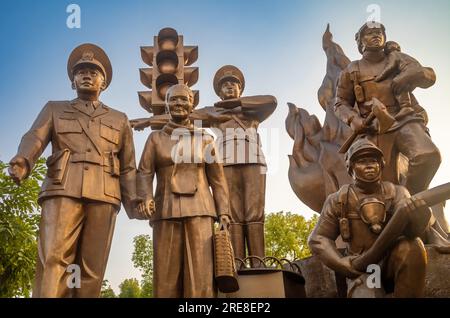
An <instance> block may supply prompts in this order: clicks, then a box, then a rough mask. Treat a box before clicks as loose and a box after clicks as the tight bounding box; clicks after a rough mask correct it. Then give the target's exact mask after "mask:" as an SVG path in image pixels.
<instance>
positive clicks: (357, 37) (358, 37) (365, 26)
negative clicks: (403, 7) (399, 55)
mask: <svg viewBox="0 0 450 318" xmlns="http://www.w3.org/2000/svg"><path fill="white" fill-rule="evenodd" d="M372 28H377V29H381V31H382V32H383V34H384V38H385V39H386V28H385V27H384V25H383V24H381V23H380V22H375V21H372V22H366V23H364V24H363V25H362V26H361V27H360V28H359V30H358V32H356V34H355V40H356V43H357V44H358V51H359V53H361V54H363V53H364V52H363V44H362V36H361V35H362V34H363V32H364V31H365V30H367V29H372Z"/></svg>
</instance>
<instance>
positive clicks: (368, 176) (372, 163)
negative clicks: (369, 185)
mask: <svg viewBox="0 0 450 318" xmlns="http://www.w3.org/2000/svg"><path fill="white" fill-rule="evenodd" d="M352 168H353V169H352V170H353V177H354V178H355V179H356V180H360V181H363V182H375V181H378V180H379V179H380V175H381V164H380V161H379V159H378V158H376V157H374V156H373V155H372V156H370V155H362V156H360V157H357V158H356V159H355V160H354V161H353V163H352Z"/></svg>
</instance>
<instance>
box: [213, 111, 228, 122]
mask: <svg viewBox="0 0 450 318" xmlns="http://www.w3.org/2000/svg"><path fill="white" fill-rule="evenodd" d="M231 118H232V117H231V115H230V114H221V113H218V112H210V113H208V120H209V121H212V122H219V123H223V122H226V121H229V120H231Z"/></svg>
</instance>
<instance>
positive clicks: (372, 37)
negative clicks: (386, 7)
mask: <svg viewBox="0 0 450 318" xmlns="http://www.w3.org/2000/svg"><path fill="white" fill-rule="evenodd" d="M385 42H386V38H385V36H384V33H383V31H382V30H381V29H380V28H367V29H366V30H364V31H363V34H362V44H363V47H364V50H370V51H377V50H380V49H382V48H384V44H385Z"/></svg>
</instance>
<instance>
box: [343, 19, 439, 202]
mask: <svg viewBox="0 0 450 318" xmlns="http://www.w3.org/2000/svg"><path fill="white" fill-rule="evenodd" d="M356 41H357V43H358V50H359V52H360V53H361V54H362V59H361V60H358V61H354V62H351V63H350V64H349V65H348V66H347V67H346V68H345V69H344V70H343V71H342V72H341V74H340V77H339V81H338V86H337V91H336V104H335V111H336V114H337V116H338V117H339V118H340V119H341V120H342V121H343V122H344V123H346V124H347V125H349V126H350V127H351V128H352V130H353V131H355V132H358V133H365V134H368V135H370V136H373V139H374V141H376V142H377V143H379V144H380V147H381V149H382V150H383V153H384V154H385V156H386V157H387V158H386V160H387V161H388V162H389V164H391V165H393V164H394V161H395V159H392V158H391V156H389V154H391V153H393V150H392V147H395V151H394V153H401V154H403V155H404V156H405V157H406V158H407V159H408V162H409V163H408V172H407V174H406V180H405V186H406V188H408V190H409V191H410V192H411V193H412V194H415V193H417V192H420V191H422V190H425V189H427V188H428V185H429V184H430V182H431V180H432V178H433V176H434V174H435V173H436V171H437V169H438V168H439V165H440V162H441V157H440V153H439V150H438V149H437V147H436V146H435V145H434V143H433V142H432V141H431V138H430V136H429V134H428V131H427V129H426V127H425V125H424V121H423V118H422V116H420V115H419V114H416V113H415V112H412V113H409V114H407V113H404V112H403V111H402V112H400V110H401V109H402V107H401V105H400V103H399V101H398V98H397V97H398V96H399V95H401V94H408V95H409V93H410V92H412V91H413V90H414V89H415V88H416V87H421V88H428V87H430V86H432V85H433V84H434V83H435V80H436V76H435V74H434V71H433V70H432V69H431V68H425V67H422V66H421V65H420V64H419V63H418V62H416V63H410V64H409V68H407V69H408V71H406V72H405V70H406V69H404V68H402V69H400V68H399V69H397V70H395V71H394V72H391V73H390V75H389V76H388V75H385V74H386V72H387V70H386V69H385V68H386V66H387V67H390V65H389V64H392V63H389V62H390V60H391V58H390V55H391V54H395V53H398V52H397V51H394V52H390V54H389V55H388V56H387V55H386V53H385V51H384V48H385V44H386V33H385V28H384V26H383V25H382V24H379V23H372V24H371V23H365V24H364V25H363V26H362V27H361V28H360V30H359V31H358V32H357V34H356ZM394 56H395V57H397V58H398V55H394ZM401 60H402V59H400V61H401ZM410 68H413V70H411V69H410ZM402 71H403V72H402ZM373 98H377V99H378V100H380V101H381V103H382V104H384V105H385V106H386V108H387V110H388V112H389V113H390V114H391V115H392V116H393V117H395V118H396V123H394V125H393V126H392V127H391V128H390V129H389V130H388V131H387V132H386V133H384V134H377V129H376V127H375V129H374V125H369V126H368V127H366V126H364V119H365V118H366V117H368V116H369V115H370V114H371V112H372V106H373V104H372V99H373ZM355 104H356V106H357V108H358V111H356V110H355V109H354V108H353V106H354V105H355ZM399 112H400V114H399ZM374 123H375V122H374ZM384 179H385V180H391V181H392V180H393V177H392V176H386V175H385V176H384Z"/></svg>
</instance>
